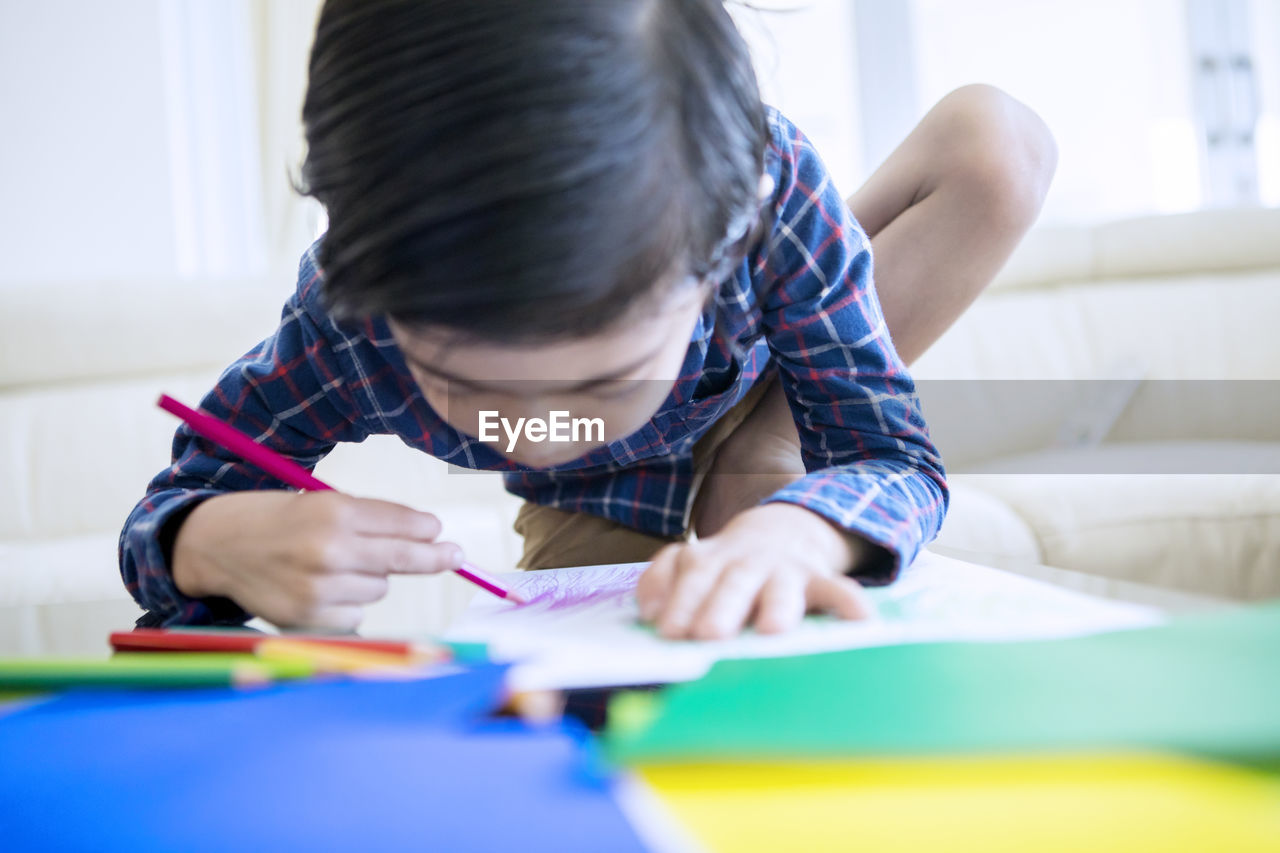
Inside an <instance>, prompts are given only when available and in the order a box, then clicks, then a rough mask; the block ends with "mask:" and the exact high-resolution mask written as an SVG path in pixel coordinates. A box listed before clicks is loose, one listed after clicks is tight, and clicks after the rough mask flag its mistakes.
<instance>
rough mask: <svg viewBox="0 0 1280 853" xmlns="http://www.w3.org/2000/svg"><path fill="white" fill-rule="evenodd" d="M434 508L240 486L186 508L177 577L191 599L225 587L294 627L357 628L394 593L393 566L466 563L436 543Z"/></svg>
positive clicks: (414, 568)
mask: <svg viewBox="0 0 1280 853" xmlns="http://www.w3.org/2000/svg"><path fill="white" fill-rule="evenodd" d="M439 535H440V521H439V520H438V519H437V518H436V517H435V516H433V515H430V514H428V513H425V512H418V511H417V510H414V509H410V508H409V507H406V506H401V505H399V504H394V503H388V502H387V501H379V500H371V499H366V498H354V497H351V496H349V495H344V494H340V493H338V492H302V493H299V492H285V491H263V492H235V493H231V494H226V495H219V496H217V497H213V498H209V499H208V500H206V501H204V502H203V503H201V504H200V505H199V506H197V507H196V508H195V509H194V510H192V512H191V514H190V515H189V516H187V518H186V520H185V521H184V522H183V523H182V527H181V528H179V530H178V535H177V538H176V540H175V541H174V545H173V565H172V571H173V580H174V583H175V584H176V585H177V587H178V590H179V591H180V592H182V593H183V594H184V595H187V596H190V597H192V598H206V597H209V596H224V597H226V598H230V599H231V600H233V601H234V602H235V603H236V604H238V605H240V606H241V607H243V608H244V609H245V610H247V611H249V612H250V613H252V614H253V615H255V616H261V617H262V618H263V619H266V620H267V621H268V622H272V623H274V624H276V625H279V626H281V627H290V628H302V627H306V628H322V629H328V630H353V629H354V628H356V627H357V626H358V625H359V624H360V619H361V617H362V616H363V608H364V605H366V604H371V603H373V602H375V601H377V600H378V599H380V598H382V596H384V595H385V594H386V592H387V576H388V575H390V574H434V573H437V572H444V571H449V570H451V569H454V568H457V567H458V566H459V565H461V564H462V550H461V549H460V548H459V547H458V546H457V545H454V544H452V543H449V542H436V537H438V536H439Z"/></svg>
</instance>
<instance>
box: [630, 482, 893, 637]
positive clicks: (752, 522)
mask: <svg viewBox="0 0 1280 853" xmlns="http://www.w3.org/2000/svg"><path fill="white" fill-rule="evenodd" d="M870 547H871V546H870V545H869V544H868V543H866V542H864V541H863V540H861V539H858V538H856V537H853V536H850V535H848V534H845V533H843V532H842V531H840V530H838V529H837V528H836V527H835V526H833V525H832V524H831V523H830V522H828V521H827V520H826V519H824V518H822V517H821V516H819V515H817V514H816V513H813V512H810V511H809V510H807V509H804V508H802V507H798V506H794V505H791V504H781V503H777V504H766V505H764V506H759V507H755V508H753V509H750V510H747V511H746V512H743V513H740V514H739V515H738V516H736V517H735V518H734V519H733V520H732V521H731V522H730V523H729V524H728V525H726V526H725V528H724V529H723V530H721V531H720V532H719V533H717V534H716V535H714V536H712V537H709V538H707V539H702V540H699V541H697V542H690V543H679V544H675V545H668V546H667V547H666V548H663V549H662V550H661V551H659V552H658V554H657V555H656V556H655V557H654V559H653V564H652V565H650V567H649V569H648V570H647V571H646V572H645V573H644V574H643V575H642V576H641V577H640V582H639V584H638V585H637V587H636V599H637V601H638V603H639V605H640V616H641V618H642V619H644V620H645V621H647V622H654V623H655V624H656V625H657V628H658V631H659V632H660V633H661V634H662V635H663V636H664V637H668V638H670V639H679V638H688V639H701V640H713V639H720V638H724V637H730V636H733V635H734V634H736V633H738V631H740V630H741V629H742V627H743V626H744V625H745V624H746V623H747V622H748V620H750V621H752V622H754V624H755V627H756V629H757V630H759V631H762V632H766V633H774V632H781V631H786V630H788V629H790V628H792V627H794V626H795V625H796V624H797V623H799V621H800V620H801V619H802V618H803V617H804V614H805V613H806V612H807V611H809V610H827V611H831V612H833V613H835V614H837V615H839V616H841V617H843V618H845V619H860V618H863V617H865V616H867V615H868V614H869V613H871V607H870V605H869V604H867V603H866V602H865V601H864V599H863V596H862V592H861V589H862V588H861V587H860V586H858V584H857V583H856V582H854V581H853V580H851V579H849V578H847V577H845V575H844V572H845V571H846V570H847V569H849V568H851V567H852V566H854V565H856V564H857V563H858V561H859V560H860V559H861V558H863V557H864V556H866V552H867V550H868V549H869V548H870Z"/></svg>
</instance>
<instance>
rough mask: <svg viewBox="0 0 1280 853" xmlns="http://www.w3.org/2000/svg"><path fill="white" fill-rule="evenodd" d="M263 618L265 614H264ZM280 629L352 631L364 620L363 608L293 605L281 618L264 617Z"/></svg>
mask: <svg viewBox="0 0 1280 853" xmlns="http://www.w3.org/2000/svg"><path fill="white" fill-rule="evenodd" d="M264 617H265V614H264ZM265 618H267V619H268V621H270V622H274V623H275V624H277V625H279V626H280V627H282V628H306V629H309V630H313V631H344V632H349V631H354V630H355V629H356V628H359V627H360V621H361V620H362V619H364V608H363V607H361V606H360V605H358V604H332V605H317V606H310V607H307V606H302V605H298V604H294V605H293V607H292V608H289V609H288V610H286V612H285V614H284V615H283V616H282V617H281V618H271V617H265Z"/></svg>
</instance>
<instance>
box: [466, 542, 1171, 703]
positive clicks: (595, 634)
mask: <svg viewBox="0 0 1280 853" xmlns="http://www.w3.org/2000/svg"><path fill="white" fill-rule="evenodd" d="M646 566H647V564H646V563H631V564H624V565H611V566H589V567H585V568H573V569H549V570H546V571H537V572H509V573H506V574H500V575H498V577H499V578H501V579H502V580H503V581H504V582H505V583H507V584H509V585H510V586H511V587H514V588H515V589H517V590H519V592H520V593H521V594H522V595H523V596H524V597H525V598H527V599H528V600H529V603H528V604H525V605H522V606H516V605H512V604H510V603H508V602H505V601H502V600H500V599H497V598H494V597H493V596H488V595H477V596H476V597H475V598H474V599H473V600H472V603H471V606H470V607H469V608H468V609H467V611H466V612H465V613H464V614H463V615H462V617H461V618H460V619H459V621H458V622H457V623H456V624H455V625H454V627H453V628H452V629H451V630H450V631H449V633H448V634H447V635H446V637H447V639H449V640H455V641H459V642H483V643H487V644H488V646H489V654H490V656H491V657H492V658H493V659H494V660H499V661H511V662H516V663H517V664H518V665H517V666H516V667H514V668H513V671H512V676H511V683H512V686H513V687H515V688H516V689H538V688H566V687H602V686H611V685H626V684H655V683H667V682H674V681H688V680H691V679H694V678H698V677H700V676H701V675H703V674H704V673H705V672H706V671H707V669H708V668H709V667H710V666H711V664H712V663H714V662H715V661H717V660H720V659H723V658H744V657H780V656H784V655H795V654H809V653H813V652H823V651H836V650H840V649H852V648H859V647H864V646H882V645H891V644H896V643H918V642H930V641H953V640H965V641H994V642H999V641H1010V640H1031V639H1048V638H1054V637H1069V636H1079V635H1083V634H1093V633H1100V632H1103V631H1112V630H1121V629H1127V628H1138V627H1145V626H1148V625H1154V624H1158V623H1159V622H1161V621H1162V615H1161V612H1160V611H1159V610H1156V609H1155V608H1151V607H1146V606H1142V605H1137V604H1128V603H1123V602H1117V601H1110V600H1107V599H1100V598H1094V597H1093V596H1088V595H1083V594H1081V593H1077V592H1072V591H1070V590H1066V589H1062V588H1061V587H1057V586H1053V585H1052V584H1047V583H1044V582H1041V581H1037V580H1032V579H1030V578H1026V577H1022V576H1021V575H1016V574H1012V573H1010V572H1005V571H1001V570H999V569H993V568H989V567H986V566H979V565H976V564H974V563H966V562H963V561H961V560H955V559H952V558H950V557H943V556H941V555H938V554H932V553H929V552H924V553H922V554H921V555H920V557H919V558H918V559H917V560H916V561H915V563H914V564H913V565H911V566H910V567H909V568H907V569H906V570H905V571H903V572H902V575H901V577H900V578H899V579H898V580H897V582H895V583H894V584H892V585H891V586H888V587H884V588H880V589H870V590H867V595H868V597H869V598H870V599H871V601H872V602H873V603H874V604H875V605H876V609H877V611H878V613H879V616H878V618H876V619H874V620H868V621H860V622H847V621H841V620H838V619H834V618H832V617H810V618H807V619H806V620H805V621H804V622H803V623H802V624H801V625H800V626H798V627H797V628H796V629H794V630H792V631H790V632H788V633H785V634H777V635H762V634H756V633H754V632H751V631H747V632H744V633H743V634H742V635H740V636H738V637H735V638H733V639H729V640H718V641H710V642H708V641H687V640H680V641H673V640H665V639H662V638H661V637H659V636H658V635H657V634H656V633H655V632H654V631H653V629H652V628H650V627H649V626H646V625H642V624H640V623H639V621H638V618H637V609H636V602H635V584H636V579H637V578H639V576H640V574H641V573H642V572H643V571H644V569H645V567H646Z"/></svg>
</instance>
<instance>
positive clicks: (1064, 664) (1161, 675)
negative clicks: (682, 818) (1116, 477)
mask: <svg viewBox="0 0 1280 853" xmlns="http://www.w3.org/2000/svg"><path fill="white" fill-rule="evenodd" d="M606 737H607V743H608V746H609V749H610V751H611V753H612V754H613V755H614V756H615V757H616V758H618V759H619V760H623V761H644V760H699V759H707V758H719V759H725V758H737V759H743V760H750V759H757V758H796V757H802V758H821V757H830V758H837V757H847V756H852V755H909V754H946V753H991V752H1007V751H1027V750H1030V751H1062V750H1072V749H1086V748H1088V749H1096V748H1104V749H1106V748H1113V747H1125V748H1133V747H1137V748H1145V747H1151V748H1159V749H1175V750H1181V751H1186V752H1191V753H1196V754H1201V755H1206V756H1210V757H1217V758H1225V759H1229V760H1235V761H1248V762H1251V763H1260V764H1271V765H1272V766H1274V762H1275V761H1276V760H1277V758H1280V602H1273V603H1270V604H1266V605H1257V606H1252V607H1242V608H1239V609H1233V610H1230V611H1226V612H1221V613H1215V614H1212V615H1208V616H1199V617H1194V618H1188V619H1184V620H1181V621H1177V622H1173V623H1170V624H1168V625H1164V626H1161V627H1157V628H1148V629H1140V630H1134V631H1123V632H1117V633H1111V634H1102V635H1096V636H1091V637H1081V638H1075V639H1068V640H1053V641H1040V642H1028V643H951V644H947V643H931V644H920V645H902V646H890V647H882V648H871V649H860V650H855V651H848V652H835V653H830V654H821V655H809V656H804V657H792V658H779V659H772V660H734V661H724V662H721V663H718V664H716V665H715V667H714V668H713V669H712V670H711V672H710V673H708V675H707V676H706V677H705V678H703V679H702V680H700V681H697V682H693V683H690V684H684V685H678V686H674V687H671V688H669V689H668V690H666V691H665V692H663V693H662V694H658V695H651V696H649V697H641V696H635V695H626V694H624V695H623V696H620V697H618V698H617V699H616V700H615V704H614V705H612V706H611V708H610V725H609V727H608V730H607V732H606Z"/></svg>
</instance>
